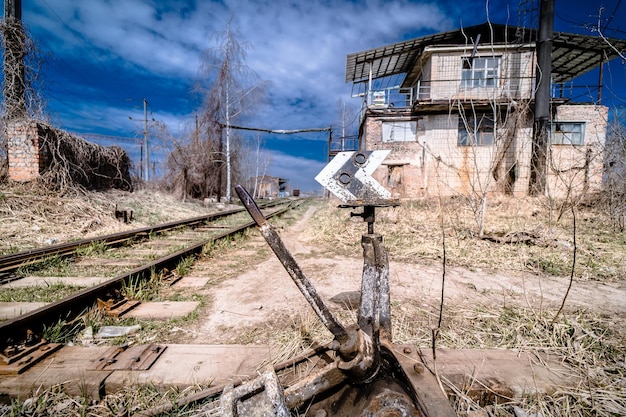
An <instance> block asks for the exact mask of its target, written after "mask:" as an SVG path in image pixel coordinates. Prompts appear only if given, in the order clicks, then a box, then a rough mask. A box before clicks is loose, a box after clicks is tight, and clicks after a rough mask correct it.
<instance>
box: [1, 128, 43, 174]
mask: <svg viewBox="0 0 626 417" xmlns="http://www.w3.org/2000/svg"><path fill="white" fill-rule="evenodd" d="M7 139H8V144H7V145H8V147H7V156H8V162H9V178H10V179H11V180H14V181H32V180H34V179H37V178H39V175H40V174H41V172H42V171H43V169H44V168H45V165H44V164H45V161H44V158H43V156H42V142H41V140H40V137H39V128H38V125H37V123H36V122H33V121H19V122H13V123H11V124H9V125H8V127H7Z"/></svg>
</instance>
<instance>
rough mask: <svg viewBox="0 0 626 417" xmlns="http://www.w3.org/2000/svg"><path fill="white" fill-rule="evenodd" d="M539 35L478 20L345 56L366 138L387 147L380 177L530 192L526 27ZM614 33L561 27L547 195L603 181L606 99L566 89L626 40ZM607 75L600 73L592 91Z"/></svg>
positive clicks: (399, 185)
mask: <svg viewBox="0 0 626 417" xmlns="http://www.w3.org/2000/svg"><path fill="white" fill-rule="evenodd" d="M520 33H521V34H522V35H520ZM533 37H534V31H532V30H528V29H523V28H517V27H509V26H504V25H495V24H482V25H478V26H472V27H468V28H463V29H459V30H455V31H450V32H444V33H438V34H435V35H431V36H425V37H421V38H417V39H413V40H409V41H404V42H399V43H395V44H391V45H386V46H382V47H379V48H375V49H371V50H368V51H363V52H358V53H354V54H350V55H348V57H347V65H346V82H350V83H352V86H353V96H358V97H361V98H362V100H363V102H364V106H363V109H362V110H363V112H362V118H361V125H360V131H359V149H361V150H376V149H391V153H390V154H389V156H388V157H387V159H386V160H385V161H384V163H383V165H382V166H381V167H380V168H378V169H377V171H376V172H375V173H374V176H375V178H376V179H377V180H378V181H380V182H381V184H383V185H384V186H385V187H387V188H388V189H389V190H390V191H391V192H392V194H393V196H394V197H399V198H415V197H422V196H429V195H430V196H432V195H453V194H456V193H471V192H474V193H483V192H487V193H493V192H500V193H506V194H513V195H526V194H528V191H529V180H530V163H531V150H532V149H531V148H532V137H533V106H534V98H535V86H536V79H537V66H536V48H535V44H534V42H530V41H524V38H526V39H534V38H533ZM610 42H611V44H609V43H608V42H606V41H605V40H603V39H601V38H596V37H590V36H583V35H574V34H567V33H555V36H554V39H553V42H552V74H551V81H552V93H553V94H552V98H551V99H550V103H551V104H550V108H551V118H550V119H551V120H550V124H549V141H550V144H549V149H548V155H547V159H548V161H547V167H548V169H547V170H548V172H547V193H549V194H550V195H552V196H563V195H565V194H566V193H572V192H575V193H580V192H586V191H588V190H592V189H597V188H598V187H599V186H600V185H601V182H602V167H603V147H604V143H605V139H606V128H607V118H608V109H607V107H605V106H602V105H599V104H597V102H598V100H596V98H595V97H593V98H592V97H590V96H589V95H588V94H587V95H586V97H587V102H586V103H575V102H573V100H570V99H569V98H567V95H566V94H563V93H564V92H565V91H566V90H565V89H566V88H573V84H572V82H573V80H575V79H576V78H577V77H579V76H581V75H583V74H585V73H587V72H588V71H590V70H591V69H593V68H597V67H598V66H602V65H603V63H605V62H607V61H608V60H610V59H612V58H615V57H616V56H618V52H617V51H620V50H626V41H623V40H615V39H611V40H610ZM600 74H601V72H600ZM601 85H602V79H601V76H600V79H599V80H598V85H597V86H596V87H595V88H594V95H596V94H597V95H598V96H599V95H600V94H601ZM587 91H588V90H583V91H582V93H583V94H586V93H587Z"/></svg>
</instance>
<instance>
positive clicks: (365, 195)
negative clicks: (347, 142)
mask: <svg viewBox="0 0 626 417" xmlns="http://www.w3.org/2000/svg"><path fill="white" fill-rule="evenodd" d="M389 152H391V151H390V150H384V151H356V152H339V153H338V154H337V155H336V156H335V157H334V158H333V159H332V160H331V161H330V162H329V163H328V164H327V165H326V166H325V167H324V169H322V171H321V172H320V173H319V174H317V176H316V177H315V180H316V181H317V182H319V183H320V184H322V185H323V186H324V188H326V189H327V190H328V191H330V192H331V193H333V194H334V195H335V196H336V197H337V198H339V199H340V200H341V201H343V202H344V203H348V202H350V201H355V200H379V199H389V198H391V193H390V192H389V190H387V189H386V188H385V187H383V186H382V185H380V183H379V182H378V181H376V180H375V179H374V178H372V174H373V173H374V171H375V170H376V168H378V166H379V165H380V164H381V163H382V162H383V161H384V159H385V158H386V157H387V155H389Z"/></svg>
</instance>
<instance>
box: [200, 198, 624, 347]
mask: <svg viewBox="0 0 626 417" xmlns="http://www.w3.org/2000/svg"><path fill="white" fill-rule="evenodd" d="M316 210H317V208H316V206H311V207H309V208H308V209H307V211H306V212H305V213H304V215H303V216H302V217H301V218H300V219H299V220H298V221H297V222H296V223H295V224H293V225H292V226H290V227H288V228H286V229H285V230H283V231H281V232H280V234H281V236H282V239H283V240H284V242H285V244H286V246H287V247H288V249H289V250H290V251H291V253H292V254H293V256H294V257H295V258H296V260H297V261H298V263H299V265H300V266H301V268H302V270H303V271H304V272H305V274H306V275H307V276H308V278H309V279H310V280H311V281H312V282H313V284H314V286H315V287H316V289H317V290H318V292H319V293H320V295H321V296H322V298H323V299H324V300H326V301H327V302H328V300H329V299H331V298H332V297H335V296H337V295H339V294H342V293H347V292H355V291H359V290H360V280H361V272H362V267H363V259H362V256H361V253H355V254H354V256H353V257H344V256H341V257H340V256H332V255H331V256H328V255H326V254H324V255H322V256H320V253H319V252H318V248H317V247H316V244H315V242H314V241H311V239H310V237H309V236H310V234H309V233H308V232H310V230H308V228H309V225H308V221H309V219H310V218H311V217H312V216H313V215H314V213H315V211H316ZM263 244H264V243H263V241H262V238H261V237H260V235H259V233H255V234H254V235H253V237H252V239H251V240H250V241H249V242H248V243H247V244H246V245H244V247H242V248H240V249H238V250H234V252H231V253H230V254H224V256H225V257H227V258H228V259H224V260H223V261H222V262H223V263H222V264H221V266H222V267H223V268H229V265H230V267H232V265H233V264H232V262H233V259H235V260H236V259H239V260H240V262H239V263H240V264H241V261H242V260H243V261H244V262H243V263H245V264H246V266H244V267H243V269H241V270H240V272H239V273H236V274H233V275H232V276H231V277H230V278H228V279H223V280H221V282H219V283H218V284H217V285H213V286H210V287H209V288H208V289H207V290H206V291H207V293H208V295H209V296H210V299H211V300H212V301H211V303H210V305H209V307H208V311H207V313H208V314H207V315H206V316H205V317H206V318H205V319H200V320H201V321H200V323H199V324H198V325H197V327H196V328H195V330H194V332H193V333H194V335H195V336H194V337H193V339H194V340H195V341H196V342H206V343H233V342H235V341H240V340H241V334H242V333H245V332H251V333H252V334H253V338H258V340H254V339H253V340H251V341H250V342H253V343H254V342H257V343H262V342H265V341H266V337H265V336H264V333H267V332H276V331H279V329H280V327H281V326H289V325H290V323H289V321H287V322H285V320H292V321H293V320H295V319H294V317H302V316H303V315H304V316H313V313H312V310H311V309H310V308H309V307H308V305H307V304H306V302H305V300H304V298H303V297H302V295H300V293H299V292H298V290H297V288H296V286H295V284H294V283H293V282H292V280H291V278H290V277H289V275H288V274H287V272H286V271H285V270H284V268H283V266H282V265H281V264H280V262H279V261H278V260H277V258H276V257H275V256H274V255H273V254H271V253H269V252H266V253H265V254H264V255H263V256H261V257H259V256H258V250H259V248H260V247H261V246H262V245H263ZM254 256H256V258H255V259H254V260H253V261H252V260H251V261H250V262H246V259H250V258H251V257H254ZM389 257H390V277H391V297H392V306H394V307H393V309H394V311H395V310H396V308H400V309H401V308H402V307H401V306H406V305H414V306H419V307H421V308H426V309H431V310H433V311H436V309H437V308H438V305H439V303H440V297H441V282H442V266H441V265H434V264H433V263H432V262H424V263H420V262H419V261H417V262H412V263H406V262H397V261H394V254H393V253H390V254H389ZM208 262H209V263H210V264H213V266H215V260H214V259H213V260H210V261H208ZM240 266H241V265H240ZM205 267H207V266H202V265H199V266H198V268H197V270H196V271H194V272H192V274H194V273H195V274H198V275H202V270H203V269H204V268H205ZM445 281H446V283H445V293H444V294H445V299H446V304H447V305H455V306H459V305H474V304H478V303H480V304H483V305H488V306H489V305H490V306H493V308H494V311H495V310H496V309H497V308H501V307H502V306H506V305H510V304H516V305H520V306H523V307H532V308H533V309H534V310H535V311H539V310H541V309H551V310H552V311H556V310H557V309H558V308H559V306H560V304H561V302H562V300H563V296H564V294H565V292H566V291H567V287H568V285H569V281H570V279H569V277H554V276H545V275H541V276H540V275H537V274H533V273H526V272H524V273H522V272H516V273H502V272H494V271H481V270H475V269H474V270H470V269H467V268H462V267H448V268H447V269H446V274H445ZM344 295H345V294H344ZM348 295H349V294H348ZM625 300H626V286H625V285H624V283H623V282H613V283H607V284H604V283H600V282H597V281H582V282H574V284H573V286H572V289H571V291H570V293H569V295H568V298H567V302H566V308H567V309H568V310H580V309H582V310H589V311H593V312H594V313H597V314H600V315H602V316H606V317H608V318H609V319H610V320H611V321H615V323H616V325H617V326H618V327H621V328H623V327H624V326H623V325H624V323H625V322H626V302H625ZM328 304H329V305H330V306H331V308H332V309H334V310H335V311H339V310H342V307H341V306H338V305H336V304H333V303H332V302H328ZM398 306H400V307H398ZM394 315H396V314H395V313H394ZM619 323H621V324H619ZM263 329H265V330H263ZM329 339H330V336H329Z"/></svg>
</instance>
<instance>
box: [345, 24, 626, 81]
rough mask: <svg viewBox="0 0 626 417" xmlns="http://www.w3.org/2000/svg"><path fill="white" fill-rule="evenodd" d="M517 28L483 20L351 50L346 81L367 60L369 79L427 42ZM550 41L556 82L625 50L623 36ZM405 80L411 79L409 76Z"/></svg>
mask: <svg viewBox="0 0 626 417" xmlns="http://www.w3.org/2000/svg"><path fill="white" fill-rule="evenodd" d="M517 29H518V28H517V27H514V26H505V25H496V24H490V23H484V24H482V25H476V26H470V27H467V28H462V29H458V30H454V31H449V32H442V33H437V34H434V35H429V36H424V37H421V38H416V39H411V40H407V41H403V42H397V43H394V44H390V45H385V46H381V47H378V48H374V49H370V50H367V51H362V52H357V53H353V54H350V55H348V56H347V59H346V82H362V81H364V80H366V79H369V71H370V68H369V65H370V64H369V63H370V62H371V63H372V78H373V79H377V78H382V77H387V76H390V75H396V74H402V73H409V71H411V70H412V69H413V67H414V65H415V61H416V59H417V58H418V56H419V55H421V53H422V51H423V49H424V48H425V47H427V46H432V45H438V46H443V45H455V46H459V45H468V46H471V42H473V41H474V40H475V39H476V38H477V37H478V34H481V35H482V36H481V39H482V42H481V43H483V44H485V43H487V42H493V43H496V44H503V43H511V42H513V41H514V40H515V34H516V32H517ZM524 31H525V32H528V33H529V34H530V39H535V36H534V34H535V32H536V31H535V30H534V29H527V28H524ZM608 42H610V45H609V43H608ZM552 44H553V50H552V59H553V69H552V72H553V78H554V79H555V81H557V82H564V81H568V80H570V79H572V78H576V77H578V76H580V75H582V74H584V73H585V72H587V71H589V70H591V69H593V68H594V67H596V66H598V65H599V64H600V62H601V59H600V56H606V59H607V60H611V59H613V58H616V57H617V56H619V54H618V52H617V51H622V52H624V51H626V40H621V39H608V40H604V39H602V38H600V37H594V36H585V35H577V34H571V33H560V32H557V33H555V35H554V37H553V42H552ZM616 49H617V51H616ZM411 76H417V73H416V72H413V73H412V74H411ZM406 81H407V82H409V83H410V82H414V80H412V79H409V78H407V79H406Z"/></svg>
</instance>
